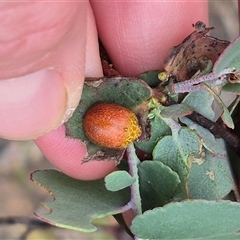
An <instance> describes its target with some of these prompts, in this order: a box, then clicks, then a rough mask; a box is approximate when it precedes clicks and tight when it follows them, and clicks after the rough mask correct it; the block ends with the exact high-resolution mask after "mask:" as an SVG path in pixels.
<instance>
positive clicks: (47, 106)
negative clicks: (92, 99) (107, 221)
mask: <svg viewBox="0 0 240 240" xmlns="http://www.w3.org/2000/svg"><path fill="white" fill-rule="evenodd" d="M89 7H90V4H89V3H87V2H84V3H83V2H81V3H79V2H76V3H72V4H68V3H64V2H63V3H59V4H56V3H49V4H48V5H47V9H46V4H44V3H41V2H40V3H39V2H36V3H26V4H24V8H23V7H22V4H21V3H16V4H7V3H6V4H5V8H4V9H3V10H4V11H3V10H0V20H1V26H0V32H1V33H2V32H4V33H5V34H4V35H3V36H0V39H1V44H0V56H1V63H0V79H1V80H0V96H1V98H0V112H1V115H0V122H1V125H0V137H3V138H7V139H16V140H18V139H21V140H24V139H32V138H36V137H38V136H41V135H43V134H45V133H46V132H49V131H50V130H52V129H53V128H56V127H58V126H60V125H61V124H62V123H63V122H64V121H66V119H68V117H69V116H70V115H71V113H72V112H73V111H74V109H75V107H76V105H77V104H78V102H79V99H80V96H81V91H82V86H83V81H84V71H85V55H86V54H85V52H86V35H87V27H86V21H87V12H88V8H89ZM6 10H8V11H6ZM13 11H16V12H17V13H18V14H16V15H14V17H12V15H10V14H7V13H9V12H13ZM22 26H24V28H23V27H22ZM6 53H7V54H6Z"/></svg>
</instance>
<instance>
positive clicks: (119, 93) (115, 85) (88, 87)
mask: <svg viewBox="0 0 240 240" xmlns="http://www.w3.org/2000/svg"><path fill="white" fill-rule="evenodd" d="M151 94H152V91H151V88H150V87H148V85H147V84H146V83H145V82H144V81H142V80H139V79H133V78H123V77H115V78H100V79H98V80H94V81H86V82H85V83H84V88H83V93H82V96H81V101H80V103H79V105H78V107H77V109H76V110H75V111H74V113H73V115H72V117H71V118H70V119H69V120H68V121H67V122H66V123H65V125H66V135H67V136H68V137H71V138H77V139H80V140H82V141H83V142H84V143H85V144H86V147H87V155H86V156H85V158H84V159H83V161H84V162H86V161H91V160H115V161H117V162H119V161H120V160H121V158H122V156H123V153H124V150H113V149H109V148H103V147H101V146H98V145H96V144H94V143H92V142H91V141H90V140H89V139H88V138H87V136H86V135H85V133H84V129H83V117H84V115H85V113H86V111H87V110H88V108H89V107H90V106H91V105H93V104H94V103H97V102H113V103H117V104H120V105H122V106H124V107H127V108H129V109H131V110H133V111H135V110H134V109H135V108H137V106H138V105H141V104H142V103H143V102H144V101H147V100H148V99H149V98H150V97H151Z"/></svg>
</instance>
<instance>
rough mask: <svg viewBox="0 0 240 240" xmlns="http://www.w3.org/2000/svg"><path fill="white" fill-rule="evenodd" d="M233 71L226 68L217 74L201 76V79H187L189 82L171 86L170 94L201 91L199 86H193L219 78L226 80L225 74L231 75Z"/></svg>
mask: <svg viewBox="0 0 240 240" xmlns="http://www.w3.org/2000/svg"><path fill="white" fill-rule="evenodd" d="M234 70H235V69H234V68H226V69H223V70H222V71H221V72H219V73H213V72H211V73H209V74H207V75H204V76H201V77H197V78H193V79H189V80H186V81H183V82H179V83H176V84H174V86H173V92H172V93H185V92H191V91H197V90H201V87H200V86H195V85H196V84H198V83H202V82H207V81H212V80H218V79H219V78H226V77H227V74H229V73H233V72H234Z"/></svg>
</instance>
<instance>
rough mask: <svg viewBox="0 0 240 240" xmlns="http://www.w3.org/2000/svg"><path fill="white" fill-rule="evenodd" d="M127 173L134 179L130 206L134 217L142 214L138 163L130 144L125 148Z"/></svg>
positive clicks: (132, 146)
mask: <svg viewBox="0 0 240 240" xmlns="http://www.w3.org/2000/svg"><path fill="white" fill-rule="evenodd" d="M127 156H128V164H129V172H130V174H131V175H132V177H134V178H135V179H136V181H135V182H134V183H133V184H132V186H131V205H132V210H133V214H134V216H137V215H140V214H142V203H141V196H140V188H139V180H138V167H137V166H138V164H139V163H140V161H139V159H138V157H137V155H136V152H135V148H134V145H133V144H131V145H130V146H129V147H128V148H127Z"/></svg>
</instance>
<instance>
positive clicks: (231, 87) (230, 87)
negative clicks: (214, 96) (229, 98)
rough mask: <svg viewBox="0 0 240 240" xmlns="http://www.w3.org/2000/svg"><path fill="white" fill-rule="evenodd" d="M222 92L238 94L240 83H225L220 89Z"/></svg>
mask: <svg viewBox="0 0 240 240" xmlns="http://www.w3.org/2000/svg"><path fill="white" fill-rule="evenodd" d="M222 90H223V91H226V92H231V93H234V94H237V95H239V94H240V83H227V84H225V85H224V86H223V87H222Z"/></svg>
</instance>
